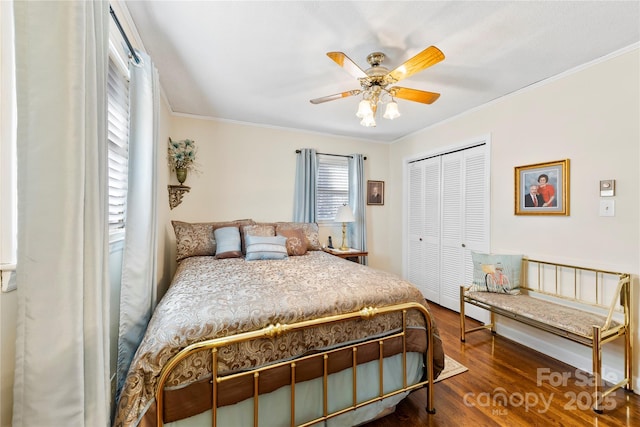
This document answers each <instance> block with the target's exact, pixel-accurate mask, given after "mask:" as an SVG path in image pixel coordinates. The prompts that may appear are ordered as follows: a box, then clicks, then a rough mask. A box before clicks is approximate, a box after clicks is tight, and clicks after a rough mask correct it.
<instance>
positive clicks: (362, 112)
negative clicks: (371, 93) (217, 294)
mask: <svg viewBox="0 0 640 427" xmlns="http://www.w3.org/2000/svg"><path fill="white" fill-rule="evenodd" d="M366 116H373V110H372V109H371V103H370V102H369V101H367V100H365V99H363V100H362V101H360V103H359V104H358V112H357V113H356V117H358V118H361V119H363V118H365V117H366Z"/></svg>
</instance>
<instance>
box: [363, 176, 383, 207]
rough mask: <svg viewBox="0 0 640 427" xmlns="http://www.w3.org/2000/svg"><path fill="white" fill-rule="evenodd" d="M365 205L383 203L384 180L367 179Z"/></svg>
mask: <svg viewBox="0 0 640 427" xmlns="http://www.w3.org/2000/svg"><path fill="white" fill-rule="evenodd" d="M367 205H378V206H382V205H384V181H367Z"/></svg>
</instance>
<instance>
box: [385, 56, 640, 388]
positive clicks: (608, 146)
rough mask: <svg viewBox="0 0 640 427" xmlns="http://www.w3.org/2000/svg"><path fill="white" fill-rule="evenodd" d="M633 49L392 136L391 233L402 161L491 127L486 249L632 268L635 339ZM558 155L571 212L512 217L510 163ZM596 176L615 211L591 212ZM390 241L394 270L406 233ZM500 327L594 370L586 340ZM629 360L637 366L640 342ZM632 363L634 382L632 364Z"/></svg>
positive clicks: (638, 250) (639, 96) (638, 183)
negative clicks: (610, 191) (609, 186)
mask: <svg viewBox="0 0 640 427" xmlns="http://www.w3.org/2000/svg"><path fill="white" fill-rule="evenodd" d="M639 57H640V55H639V53H638V48H637V46H635V47H634V48H632V49H627V50H625V51H623V52H618V53H617V54H615V55H611V57H610V58H607V59H606V60H603V61H599V62H597V63H594V64H590V65H589V66H586V67H582V68H581V69H579V70H573V72H571V73H566V74H565V75H564V76H561V77H560V78H556V79H553V80H551V81H549V82H544V83H542V84H538V85H536V86H535V87H531V88H528V89H526V90H522V91H521V92H519V93H516V94H512V95H511V96H508V97H505V98H503V99H500V100H497V101H496V102H493V103H491V104H490V105H486V106H484V107H481V108H478V109H477V110H474V111H471V112H468V113H466V114H463V115H460V116H458V117H456V118H454V119H452V120H449V121H447V122H444V123H441V124H438V125H435V126H433V127H431V128H428V129H425V130H423V131H421V132H419V133H416V134H414V135H411V136H409V137H407V138H405V139H404V140H402V141H399V142H396V143H395V144H393V145H392V147H391V150H390V159H391V160H390V172H389V175H390V177H389V181H390V184H391V185H390V186H389V189H390V191H389V195H390V197H388V198H387V200H388V201H389V206H390V210H391V212H390V215H389V219H390V222H389V228H390V229H391V233H390V234H391V235H394V236H400V235H401V233H402V223H403V220H404V216H403V215H404V211H403V206H402V198H401V195H402V192H403V187H404V185H405V183H404V182H403V175H402V174H403V162H404V160H405V159H406V158H408V157H411V156H415V155H416V154H418V153H424V152H429V151H433V150H434V149H436V148H437V147H445V146H451V145H455V144H460V143H464V142H466V141H468V140H471V139H473V138H475V137H477V136H479V135H486V134H490V135H491V200H490V203H491V251H492V252H494V253H499V252H503V251H504V252H507V253H523V254H525V255H527V256H529V257H530V258H534V259H543V260H551V261H558V262H564V263H569V264H575V265H584V266H594V267H599V268H605V269H609V270H614V271H623V272H629V273H632V274H634V275H635V277H634V283H635V286H636V291H635V296H634V297H633V298H632V301H634V307H633V309H634V311H635V313H636V315H635V317H634V319H633V323H634V327H635V331H636V333H635V334H636V337H635V343H634V345H635V348H636V349H638V348H640V347H639V345H638V344H639V342H638V333H637V331H638V319H637V313H638V311H639V304H638V291H637V287H638V274H639V273H640V266H639V265H640V264H639V263H640V258H639V257H640V213H639V212H640V211H639V196H640V175H639V173H638V161H639V160H640V158H639V157H640V149H639V147H640V120H639V118H640V108H639V106H640V87H639V79H638V76H639V75H640V69H639ZM443 96H446V93H444V94H443ZM561 159H570V216H567V217H558V216H515V215H514V167H515V166H522V165H528V164H534V163H540V162H547V161H555V160H561ZM602 179H615V180H616V196H615V197H613V199H614V200H615V216H614V217H600V216H599V215H598V207H599V201H600V197H599V181H600V180H602ZM532 232H533V233H532ZM525 236H526V238H525ZM389 249H390V255H391V260H392V261H391V269H392V270H393V271H394V272H396V273H398V274H401V273H402V266H403V249H404V245H403V240H402V239H399V238H398V239H393V240H392V241H391V245H390V248H389ZM506 328H509V330H508V329H506ZM502 330H503V332H505V333H510V334H511V336H512V337H515V338H517V339H519V340H520V339H522V340H526V339H528V336H531V335H533V336H535V338H536V341H530V342H529V344H530V345H531V346H533V347H534V348H538V349H541V346H544V345H546V344H545V343H551V345H549V346H548V348H546V347H545V349H544V350H545V352H546V351H548V352H549V353H550V354H551V355H553V356H554V357H557V358H559V359H561V360H565V361H567V362H568V363H570V364H572V365H573V366H578V367H581V368H583V369H586V370H589V371H590V370H591V365H590V364H589V362H588V361H589V360H590V358H589V357H590V356H589V355H590V350H589V349H587V348H586V347H583V346H579V345H577V344H576V345H573V343H570V342H568V341H567V340H563V339H560V338H556V337H554V336H550V335H548V334H537V332H534V331H532V330H531V329H529V328H525V327H523V326H520V325H519V324H507V323H506V322H505V323H503V329H502ZM499 331H500V330H499ZM614 353H615V352H614ZM605 357H607V352H605ZM612 357H615V356H612ZM634 363H635V366H636V367H637V366H640V352H638V351H636V355H635V357H634ZM585 365H586V366H585ZM607 366H608V367H609V368H610V367H611V366H612V365H611V364H609V365H607ZM616 368H617V367H616ZM635 372H636V373H635V390H638V389H640V385H639V384H638V374H637V372H638V369H637V368H636V370H635Z"/></svg>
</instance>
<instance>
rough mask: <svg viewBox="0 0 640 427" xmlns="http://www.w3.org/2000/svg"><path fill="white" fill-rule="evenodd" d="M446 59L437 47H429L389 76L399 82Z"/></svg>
mask: <svg viewBox="0 0 640 427" xmlns="http://www.w3.org/2000/svg"><path fill="white" fill-rule="evenodd" d="M443 59H444V53H442V52H441V51H440V49H438V48H437V47H435V46H429V47H428V48H426V49H425V50H423V51H422V52H420V53H419V54H417V55H416V56H414V57H413V58H411V59H409V60H408V61H406V62H405V63H404V64H402V65H400V66H399V67H397V68H396V69H394V70H393V71H391V72H389V74H387V75H388V76H390V77H391V78H393V80H394V81H396V82H399V81H400V80H402V79H406V78H407V77H409V76H411V75H413V74H415V73H417V72H418V71H422V70H424V69H425V68H428V67H431V66H432V65H435V64H437V63H438V62H440V61H442V60H443Z"/></svg>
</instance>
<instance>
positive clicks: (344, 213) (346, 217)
mask: <svg viewBox="0 0 640 427" xmlns="http://www.w3.org/2000/svg"><path fill="white" fill-rule="evenodd" d="M355 220H356V219H355V217H354V216H353V212H351V208H350V207H349V205H344V206H340V207H339V208H338V213H337V214H336V218H335V219H334V221H335V222H354V221H355Z"/></svg>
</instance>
